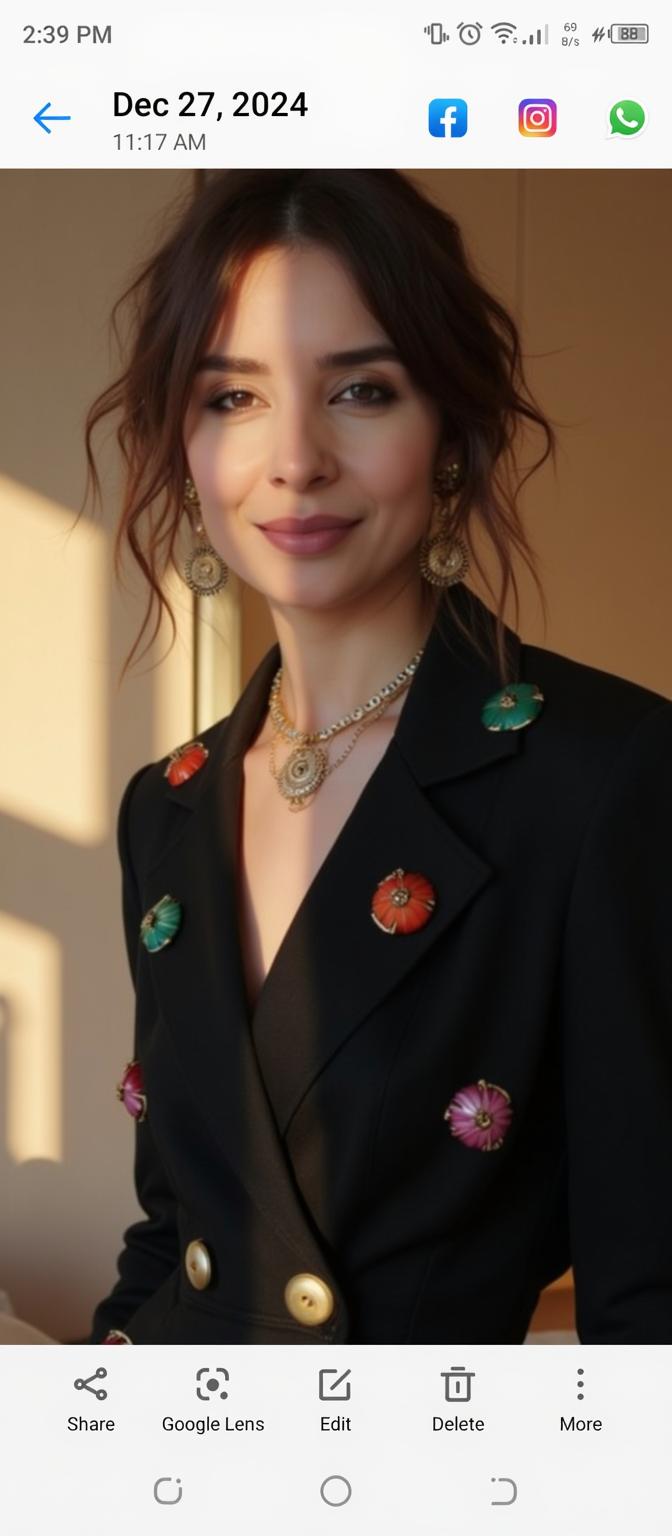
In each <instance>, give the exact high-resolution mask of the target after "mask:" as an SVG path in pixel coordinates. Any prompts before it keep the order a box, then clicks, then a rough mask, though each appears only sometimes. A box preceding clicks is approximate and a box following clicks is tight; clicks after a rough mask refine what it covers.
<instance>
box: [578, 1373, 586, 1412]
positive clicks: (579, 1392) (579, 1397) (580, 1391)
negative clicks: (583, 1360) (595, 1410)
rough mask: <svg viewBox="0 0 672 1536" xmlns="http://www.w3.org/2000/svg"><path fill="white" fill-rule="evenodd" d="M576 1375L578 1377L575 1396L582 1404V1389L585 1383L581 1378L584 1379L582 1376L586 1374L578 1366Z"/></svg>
mask: <svg viewBox="0 0 672 1536" xmlns="http://www.w3.org/2000/svg"><path fill="white" fill-rule="evenodd" d="M576 1374H577V1377H578V1381H577V1383H576V1395H577V1397H578V1399H579V1402H580V1403H582V1402H583V1389H584V1387H585V1381H584V1379H583V1378H584V1376H585V1374H586V1373H585V1371H584V1370H583V1367H582V1366H580V1365H579V1366H578V1367H577V1372H576Z"/></svg>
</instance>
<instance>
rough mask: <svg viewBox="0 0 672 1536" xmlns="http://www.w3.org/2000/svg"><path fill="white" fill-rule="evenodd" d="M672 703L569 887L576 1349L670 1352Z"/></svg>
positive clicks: (600, 805) (621, 774)
mask: <svg viewBox="0 0 672 1536" xmlns="http://www.w3.org/2000/svg"><path fill="white" fill-rule="evenodd" d="M671 786H672V703H668V702H665V703H663V704H662V705H657V706H656V707H654V708H653V709H652V710H650V711H649V712H648V713H647V715H646V716H645V717H644V718H643V719H642V720H640V722H639V724H638V725H637V727H636V728H635V729H634V731H631V732H630V734H629V736H628V738H627V740H626V741H625V743H624V744H623V745H622V746H621V748H620V750H619V753H618V756H617V759H616V761H615V762H614V763H613V764H612V766H611V768H610V770H609V772H608V775H607V780H606V783H604V784H603V785H602V787H601V790H600V793H599V795H598V799H597V804H596V806H595V808H594V810H593V814H592V816H591V819H590V823H589V825H588V828H587V831H586V833H585V836H584V840H583V845H582V848H581V853H580V857H579V861H578V865H577V869H576V873H575V878H574V882H573V888H572V895H571V900H570V906H569V913H568V921H567V927H566V932H565V944H564V957H563V984H562V994H561V995H562V1013H563V1028H564V1061H565V1073H566V1076H565V1103H566V1116H567V1142H568V1159H569V1166H568V1193H569V1219H570V1234H571V1250H572V1263H573V1268H574V1276H575V1284H576V1297H577V1331H578V1334H579V1338H580V1340H581V1342H582V1343H584V1344H649V1343H650V1344H670V1343H672V789H671Z"/></svg>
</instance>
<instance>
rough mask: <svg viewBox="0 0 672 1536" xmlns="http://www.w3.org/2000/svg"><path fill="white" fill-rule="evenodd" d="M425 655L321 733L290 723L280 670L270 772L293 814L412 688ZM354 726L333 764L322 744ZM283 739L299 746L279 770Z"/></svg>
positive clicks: (272, 704)
mask: <svg viewBox="0 0 672 1536" xmlns="http://www.w3.org/2000/svg"><path fill="white" fill-rule="evenodd" d="M423 651H424V646H421V648H420V650H419V651H416V653H415V656H414V657H413V659H412V661H409V663H408V666H406V667H404V668H403V671H401V672H398V673H397V676H396V677H394V678H393V679H392V681H391V682H390V683H386V684H385V686H384V687H383V688H380V689H379V690H378V692H377V693H374V694H372V696H371V698H370V699H369V700H368V701H367V703H366V704H360V705H359V706H358V707H357V709H354V710H353V711H352V712H351V714H349V715H342V716H341V717H340V719H339V720H335V721H334V722H333V724H332V725H327V726H323V727H322V728H321V729H320V730H319V731H298V730H297V729H296V727H295V726H293V725H292V724H291V722H290V721H289V720H288V719H287V717H286V715H285V713H284V711H283V708H282V704H281V699H280V689H281V686H282V667H279V668H278V671H277V672H276V674H275V677H274V679H273V682H272V684H271V692H270V697H269V709H270V715H271V719H272V721H273V724H274V725H275V727H276V731H275V735H274V737H273V739H272V742H271V751H270V759H269V769H270V772H271V773H272V775H273V778H274V779H275V781H276V784H277V786H278V789H279V791H280V794H281V795H283V796H284V798H285V800H287V801H288V802H289V809H290V811H301V810H303V809H304V808H305V806H306V805H307V804H308V803H309V801H311V800H312V799H313V796H314V795H315V794H316V793H317V791H318V789H319V788H320V785H321V784H323V783H324V780H325V779H326V778H327V777H328V775H329V774H330V773H333V770H334V768H338V766H339V764H340V763H342V762H344V760H345V758H346V757H347V756H348V755H349V753H350V752H351V751H352V749H353V747H354V745H355V742H356V741H357V740H358V738H359V737H360V736H361V734H362V731H364V730H366V727H367V725H371V724H372V722H373V721H374V720H378V719H380V716H381V715H382V714H383V712H384V710H386V709H387V708H388V705H389V704H390V703H391V702H392V699H394V698H396V697H397V695H398V694H399V693H401V692H402V691H403V690H404V689H405V688H408V687H409V685H410V683H411V681H412V678H413V675H414V673H415V671H416V668H417V666H418V663H419V661H420V657H421V656H422V654H423ZM355 722H357V726H356V730H355V734H354V736H353V737H352V740H351V741H350V742H348V745H347V747H346V749H345V751H344V752H342V753H341V755H340V757H337V758H336V760H335V762H333V763H330V762H329V756H328V752H327V750H326V749H325V748H324V747H322V746H320V745H319V743H320V742H323V741H328V740H329V738H330V737H331V736H335V735H337V734H338V732H339V731H344V730H347V727H348V726H349V725H354V724H355ZM280 737H282V738H283V739H284V740H285V741H296V742H298V743H299V745H298V746H296V747H295V748H294V749H293V751H292V752H290V754H289V757H288V758H287V761H286V762H285V763H284V764H283V766H282V768H280V769H278V768H277V767H276V763H275V747H276V742H277V741H278V739H279V738H280Z"/></svg>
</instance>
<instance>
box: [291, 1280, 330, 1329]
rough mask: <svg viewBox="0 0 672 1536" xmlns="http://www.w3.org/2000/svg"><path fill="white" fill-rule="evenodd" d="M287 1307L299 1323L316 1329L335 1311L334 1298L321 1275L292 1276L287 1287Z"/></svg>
mask: <svg viewBox="0 0 672 1536" xmlns="http://www.w3.org/2000/svg"><path fill="white" fill-rule="evenodd" d="M285 1306H286V1308H287V1311H288V1312H291V1315H292V1317H293V1318H295V1319H296V1321H297V1323H304V1324H305V1326H306V1328H315V1327H316V1326H317V1325H318V1324H319V1323H326V1321H327V1318H328V1317H331V1314H332V1312H333V1310H334V1297H333V1294H332V1292H331V1291H330V1289H329V1286H328V1285H327V1283H326V1280H320V1277H319V1275H292V1278H291V1280H288V1281H287V1284H286V1286H285Z"/></svg>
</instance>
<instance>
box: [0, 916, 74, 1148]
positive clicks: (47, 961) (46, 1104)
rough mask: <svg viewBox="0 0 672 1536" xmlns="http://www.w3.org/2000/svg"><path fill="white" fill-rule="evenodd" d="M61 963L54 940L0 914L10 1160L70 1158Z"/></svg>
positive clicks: (1, 1075) (1, 1030)
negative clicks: (64, 1109)
mask: <svg viewBox="0 0 672 1536" xmlns="http://www.w3.org/2000/svg"><path fill="white" fill-rule="evenodd" d="M61 973H62V957H61V946H60V944H59V942H58V940H57V939H55V938H54V935H53V933H48V932H47V931H46V929H44V928H38V927H36V926H35V925H34V924H33V923H25V922H22V921H21V920H20V919H19V918H16V917H12V916H10V914H9V913H6V912H0V1085H2V1104H1V1123H2V1124H3V1125H4V1130H5V1142H6V1146H7V1150H8V1152H9V1155H10V1157H11V1158H12V1159H13V1160H14V1162H16V1163H23V1162H27V1161H28V1160H29V1159H30V1158H48V1159H50V1160H51V1161H52V1162H61V1160H62V1157H63V1124H62V1106H63V1088H62V1051H63V1040H62V1032H63V1031H62V1016H61V997H62V974H61Z"/></svg>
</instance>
